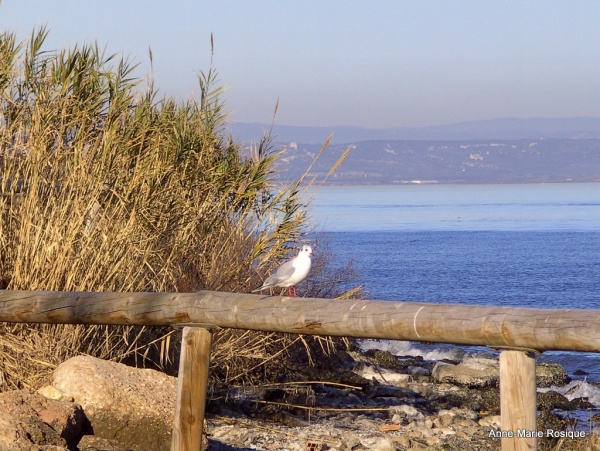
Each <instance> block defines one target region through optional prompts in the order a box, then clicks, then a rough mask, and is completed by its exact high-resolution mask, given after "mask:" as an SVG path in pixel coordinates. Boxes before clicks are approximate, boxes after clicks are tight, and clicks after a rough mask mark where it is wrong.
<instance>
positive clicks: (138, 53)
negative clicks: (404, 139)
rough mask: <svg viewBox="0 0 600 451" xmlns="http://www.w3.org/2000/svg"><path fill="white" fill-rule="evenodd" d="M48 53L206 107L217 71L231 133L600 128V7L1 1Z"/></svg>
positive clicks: (17, 27) (488, 2) (497, 2)
mask: <svg viewBox="0 0 600 451" xmlns="http://www.w3.org/2000/svg"><path fill="white" fill-rule="evenodd" d="M42 24H46V25H47V26H48V28H49V30H50V36H49V38H48V40H47V44H46V49H47V50H50V49H59V48H63V47H66V46H72V45H74V44H76V43H82V42H88V43H89V42H94V41H97V42H98V43H99V44H100V45H101V46H102V47H104V46H106V48H107V51H108V52H110V53H113V52H122V53H123V54H124V55H126V56H130V57H131V58H132V59H133V61H135V62H138V63H140V68H139V70H138V72H137V75H138V76H139V77H142V78H145V77H146V74H147V73H148V72H149V71H150V65H149V57H148V47H150V48H151V49H152V53H153V59H154V73H153V76H154V80H155V85H156V86H157V87H158V88H160V91H161V92H162V93H163V94H166V95H171V96H176V97H179V98H187V97H189V96H190V95H191V94H192V93H194V92H196V93H197V91H198V90H197V79H196V74H197V73H198V72H200V71H206V70H207V69H208V67H209V62H210V35H211V33H212V34H213V35H214V42H215V56H214V65H215V67H216V68H217V69H218V71H219V74H220V80H221V84H223V85H225V86H226V87H227V91H226V94H225V100H226V101H227V109H228V110H229V111H231V119H232V120H235V121H241V122H270V120H271V117H272V114H273V108H274V105H275V103H276V101H277V99H279V101H280V106H279V111H278V114H277V117H276V122H277V123H279V124H287V125H324V126H328V125H359V126H365V127H393V126H418V125H436V124H444V123H450V122H459V121H465V120H476V119H491V118H497V117H567V116H600V26H599V24H600V2H598V1H595V0H569V1H564V0H559V1H553V0H538V1H536V0H528V1H523V0H515V1H509V0H485V1H482V0H472V1H460V0H456V1H447V0H438V1H427V0H423V1H415V0H411V1H400V0H398V1H395V0H390V1H378V0H374V1H366V0H365V1H350V0H343V1H333V0H330V1H327V0H304V1H285V0H272V1H260V0H253V1H244V0H239V1H220V0H217V1H211V2H207V1H198V0H196V1H192V0H180V1H177V0H175V1H173V0H170V1H164V0H163V1H160V2H158V1H149V0H144V1H141V0H119V1H115V0H103V1H97V0H86V1H81V0H52V1H42V0H36V1H30V0H3V1H2V3H1V4H0V27H1V28H2V30H10V31H14V32H17V33H18V35H19V37H21V38H26V37H27V36H28V35H29V34H30V33H31V31H32V29H33V27H36V26H40V25H42Z"/></svg>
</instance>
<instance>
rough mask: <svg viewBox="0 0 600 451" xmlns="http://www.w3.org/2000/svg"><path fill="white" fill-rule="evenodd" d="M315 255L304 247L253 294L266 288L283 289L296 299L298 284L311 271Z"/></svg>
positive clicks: (309, 248)
mask: <svg viewBox="0 0 600 451" xmlns="http://www.w3.org/2000/svg"><path fill="white" fill-rule="evenodd" d="M312 255H313V251H312V248H311V247H310V246H308V245H304V246H302V249H300V252H298V255H297V256H296V257H294V258H292V259H291V260H289V261H287V262H285V263H284V264H283V265H281V266H280V267H279V268H277V270H276V271H275V272H274V273H273V274H271V275H270V276H269V277H267V280H265V281H264V282H263V284H262V286H261V287H260V288H257V289H256V290H252V292H253V293H256V292H257V291H262V290H264V289H266V288H273V287H282V288H287V289H288V296H290V297H294V298H295V297H296V284H298V283H300V282H302V281H303V280H304V279H305V278H306V276H307V275H308V272H309V271H310V265H311V260H310V257H311V256H312Z"/></svg>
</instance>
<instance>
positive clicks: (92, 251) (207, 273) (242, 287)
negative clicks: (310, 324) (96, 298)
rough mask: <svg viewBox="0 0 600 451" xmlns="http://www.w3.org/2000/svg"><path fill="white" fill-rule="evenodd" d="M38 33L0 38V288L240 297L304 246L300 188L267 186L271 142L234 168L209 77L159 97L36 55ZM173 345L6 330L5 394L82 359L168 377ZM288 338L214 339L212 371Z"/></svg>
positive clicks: (162, 339)
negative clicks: (194, 87) (187, 95)
mask: <svg viewBox="0 0 600 451" xmlns="http://www.w3.org/2000/svg"><path fill="white" fill-rule="evenodd" d="M45 37H46V31H45V30H44V29H41V30H38V31H34V32H33V33H32V35H31V38H30V39H29V40H28V42H17V40H16V39H15V35H14V34H11V33H7V32H5V33H3V34H2V35H0V289H12V290H60V291H121V292H133V291H162V292H168V291H173V292H177V291H179V292H190V291H195V290H200V289H211V290H224V291H242V292H243V291H248V290H250V289H251V288H255V287H256V286H257V285H258V283H259V281H260V280H261V279H262V277H263V276H264V274H265V273H267V272H268V271H270V270H271V269H272V268H273V267H274V266H275V265H276V264H277V263H278V261H279V260H280V259H281V258H282V257H283V256H285V255H286V253H287V252H288V251H289V248H290V247H292V246H293V245H295V244H298V243H300V242H301V241H302V240H303V239H304V238H303V237H304V234H305V230H304V223H305V210H304V206H305V205H304V203H303V201H302V200H301V198H302V191H303V189H301V187H300V184H301V183H302V182H303V181H305V180H299V181H297V182H296V183H293V184H291V185H290V186H284V187H279V186H276V185H275V182H274V176H275V169H276V161H277V158H278V156H279V155H278V154H275V153H273V152H272V151H271V147H270V139H269V137H268V136H265V137H263V138H262V139H261V140H260V141H259V142H258V143H257V144H256V145H255V146H254V147H253V149H252V152H251V154H250V156H249V157H246V158H244V157H242V156H241V153H240V148H239V145H237V144H236V143H234V142H233V140H232V139H231V138H230V137H229V136H227V135H226V134H225V133H224V126H225V121H226V114H225V113H224V111H223V104H222V102H221V101H220V98H219V96H220V93H221V90H220V89H219V88H218V87H215V85H216V77H217V75H216V73H215V71H214V70H213V69H212V68H211V69H209V70H208V71H207V72H206V73H202V74H201V75H200V76H199V77H198V82H199V87H200V95H199V98H196V99H190V100H188V101H186V102H176V101H173V100H171V99H168V98H163V99H157V95H156V91H155V90H154V87H153V85H152V83H151V82H150V84H149V86H145V87H144V86H142V83H141V81H140V79H138V78H136V77H134V76H133V71H134V69H135V68H134V66H132V65H131V64H130V63H129V62H128V61H127V60H123V59H118V58H116V57H115V56H114V55H108V56H107V55H105V54H104V53H103V52H102V51H101V50H100V49H99V48H98V47H97V46H96V45H84V46H81V47H76V48H74V49H70V50H62V51H59V52H46V51H44V50H42V47H43V43H44V39H45ZM323 150H324V149H323ZM177 337H178V334H177V333H174V332H173V331H172V330H170V329H160V328H143V327H103V326H71V325H35V326H34V325H14V324H2V325H0V349H1V350H2V353H1V356H2V358H1V360H0V376H1V382H2V386H1V387H0V389H2V390H6V389H9V388H17V387H27V388H32V389H33V388H37V387H39V386H40V385H42V384H43V383H44V381H45V379H46V378H47V376H48V374H49V373H50V371H51V370H52V369H53V368H55V366H56V365H57V364H59V363H60V362H62V361H64V360H65V359H67V358H69V357H71V356H74V355H77V354H82V353H83V354H89V355H94V356H97V357H101V358H107V359H113V360H118V361H125V362H128V363H132V364H138V365H150V366H154V367H159V368H163V369H167V370H168V369H172V368H174V367H176V364H177V362H176V353H175V348H176V347H174V346H172V344H173V341H174V340H177ZM299 341H300V342H301V341H302V339H299V338H297V337H282V336H279V335H274V334H257V333H240V332H236V331H222V332H220V333H218V334H217V336H216V348H215V354H214V358H213V362H214V365H215V367H217V368H220V369H222V371H221V373H222V374H225V375H226V377H225V379H227V380H230V379H240V378H241V377H242V376H241V375H242V374H245V373H247V370H248V369H252V368H254V367H256V368H258V367H260V365H261V364H260V362H261V361H262V362H263V363H262V364H263V365H265V364H268V361H269V360H270V359H273V358H274V357H273V355H280V354H285V352H286V351H285V350H286V349H287V347H289V346H291V345H293V344H294V343H298V342H299ZM277 353H279V354H277ZM261 359H262V360H261Z"/></svg>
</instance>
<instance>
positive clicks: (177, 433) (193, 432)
mask: <svg viewBox="0 0 600 451" xmlns="http://www.w3.org/2000/svg"><path fill="white" fill-rule="evenodd" d="M211 345H212V333H211V332H210V331H209V330H208V329H205V328H203V327H184V328H183V337H182V339H181V356H180V361H179V374H178V377H177V401H176V405H175V418H174V420H173V440H172V442H171V451H200V449H201V446H202V427H203V425H204V409H205V407H206V389H207V387H208V367H209V365H210V348H211Z"/></svg>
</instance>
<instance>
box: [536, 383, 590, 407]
mask: <svg viewBox="0 0 600 451" xmlns="http://www.w3.org/2000/svg"><path fill="white" fill-rule="evenodd" d="M549 391H555V392H557V393H560V394H561V395H563V396H564V397H565V398H567V399H568V400H569V401H572V400H574V399H577V398H583V399H584V400H585V401H589V402H591V403H592V404H594V405H595V406H600V387H598V386H596V385H593V384H589V383H588V382H586V381H585V380H583V381H571V382H569V383H568V384H567V385H565V386H563V387H549V388H538V392H539V393H547V392H549Z"/></svg>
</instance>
